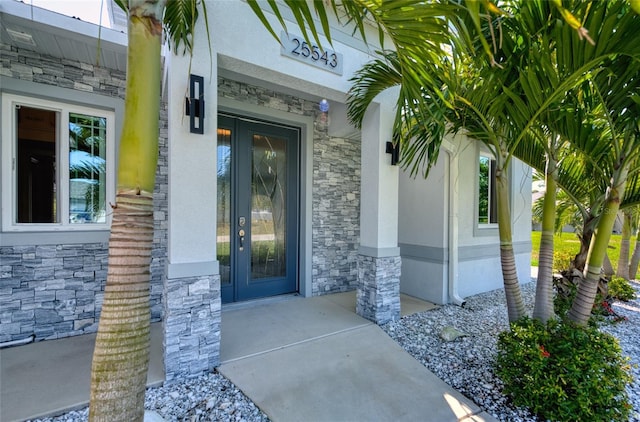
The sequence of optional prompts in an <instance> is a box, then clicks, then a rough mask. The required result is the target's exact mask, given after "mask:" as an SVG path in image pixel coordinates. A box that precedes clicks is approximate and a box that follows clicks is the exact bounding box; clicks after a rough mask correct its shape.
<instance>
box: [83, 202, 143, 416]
mask: <svg viewBox="0 0 640 422" xmlns="http://www.w3.org/2000/svg"><path fill="white" fill-rule="evenodd" d="M117 200H118V202H117V204H118V205H117V207H116V208H115V209H114V214H113V222H112V225H111V236H110V238H109V269H108V274H107V284H106V288H105V294H104V302H103V305H102V312H101V314H100V323H99V328H98V335H97V338H96V345H95V349H94V352H93V363H92V367H91V386H92V388H91V397H90V401H91V407H90V415H89V418H90V420H92V421H141V420H143V418H144V392H145V387H146V383H147V369H148V367H149V342H150V334H149V329H150V326H149V324H150V312H149V281H150V278H151V274H150V272H149V265H150V263H151V249H152V243H153V201H152V197H151V194H150V193H147V194H144V195H138V194H137V192H136V191H132V192H129V193H124V192H123V193H121V194H119V195H118V197H117Z"/></svg>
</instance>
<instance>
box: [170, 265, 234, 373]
mask: <svg viewBox="0 0 640 422" xmlns="http://www.w3.org/2000/svg"><path fill="white" fill-rule="evenodd" d="M163 301H164V305H165V307H164V309H165V317H164V320H163V323H162V325H163V328H164V340H163V349H164V367H165V380H166V381H171V380H173V379H175V378H178V377H181V376H184V377H194V376H197V375H200V374H202V373H204V372H207V371H211V370H213V368H215V367H216V366H218V365H219V363H220V323H221V309H222V302H221V297H220V276H219V275H206V276H196V277H187V278H174V279H169V278H166V279H165V289H164V295H163Z"/></svg>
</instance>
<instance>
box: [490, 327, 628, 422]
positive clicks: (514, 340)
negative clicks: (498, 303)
mask: <svg viewBox="0 0 640 422" xmlns="http://www.w3.org/2000/svg"><path fill="white" fill-rule="evenodd" d="M629 371H630V368H629V365H628V359H627V358H623V357H622V352H621V349H620V346H619V345H618V341H617V340H616V339H615V338H614V337H613V336H611V335H609V334H606V333H602V332H600V331H599V330H598V329H597V328H595V327H592V326H589V327H577V326H575V325H573V324H570V323H564V322H560V321H557V320H550V321H549V323H548V324H547V325H546V326H545V325H543V324H542V323H541V322H539V321H536V320H532V319H528V318H525V319H522V320H520V321H518V322H515V323H513V324H512V325H511V331H507V332H503V333H501V334H500V336H499V340H498V358H497V363H496V373H497V374H498V376H499V377H500V378H501V379H502V381H503V382H504V385H505V387H504V393H505V394H508V395H510V396H511V397H512V399H513V403H514V404H515V405H516V406H524V407H527V408H529V410H530V411H531V412H532V413H534V414H536V415H538V416H539V417H541V418H542V419H544V420H554V421H570V420H571V421H576V420H584V421H587V420H588V421H605V420H606V421H626V420H628V417H629V413H630V408H631V406H630V404H629V403H628V397H627V393H626V391H625V386H626V385H627V384H628V383H630V382H631V375H630V374H629Z"/></svg>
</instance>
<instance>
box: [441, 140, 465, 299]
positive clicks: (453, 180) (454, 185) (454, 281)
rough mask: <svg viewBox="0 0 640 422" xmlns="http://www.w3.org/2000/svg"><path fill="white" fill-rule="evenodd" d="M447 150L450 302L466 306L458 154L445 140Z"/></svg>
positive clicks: (453, 146)
mask: <svg viewBox="0 0 640 422" xmlns="http://www.w3.org/2000/svg"><path fill="white" fill-rule="evenodd" d="M443 146H444V148H445V151H446V152H447V155H448V156H449V233H448V234H449V242H448V243H449V245H448V247H449V265H448V270H449V274H448V279H449V284H448V290H447V292H448V296H449V302H450V303H453V304H454V305H458V306H464V305H465V303H466V301H465V300H464V299H463V298H461V297H460V295H459V294H458V192H459V190H458V179H459V174H458V156H457V154H456V151H455V150H456V147H455V145H453V144H451V143H449V142H447V141H445V142H444V143H443Z"/></svg>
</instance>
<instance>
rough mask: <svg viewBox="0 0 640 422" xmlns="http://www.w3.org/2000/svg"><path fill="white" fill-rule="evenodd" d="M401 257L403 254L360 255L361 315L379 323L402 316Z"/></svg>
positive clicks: (358, 304) (359, 311)
mask: <svg viewBox="0 0 640 422" xmlns="http://www.w3.org/2000/svg"><path fill="white" fill-rule="evenodd" d="M400 261H401V260H400V257H399V256H391V257H373V256H366V255H359V256H358V293H357V297H356V313H357V314H358V315H360V316H362V317H364V318H366V319H368V320H370V321H373V322H375V323H376V324H378V325H382V324H385V323H387V322H389V321H396V320H398V319H400Z"/></svg>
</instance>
